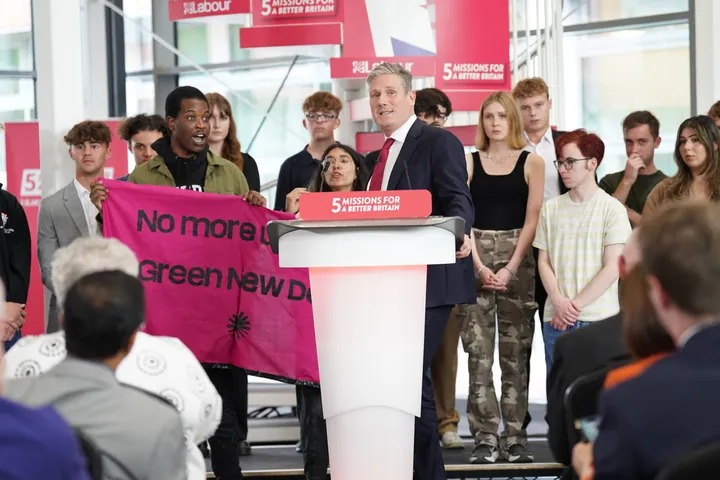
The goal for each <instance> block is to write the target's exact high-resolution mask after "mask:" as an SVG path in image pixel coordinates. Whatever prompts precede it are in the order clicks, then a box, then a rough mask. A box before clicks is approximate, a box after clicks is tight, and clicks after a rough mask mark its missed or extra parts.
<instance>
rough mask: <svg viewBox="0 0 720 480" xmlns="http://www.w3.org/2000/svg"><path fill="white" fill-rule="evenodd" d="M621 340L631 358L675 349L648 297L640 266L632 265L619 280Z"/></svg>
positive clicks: (645, 280)
mask: <svg viewBox="0 0 720 480" xmlns="http://www.w3.org/2000/svg"><path fill="white" fill-rule="evenodd" d="M620 311H621V312H622V333H623V341H624V342H625V346H626V347H627V349H628V351H629V352H630V354H631V355H632V356H633V357H635V358H638V359H639V358H646V357H649V356H651V355H655V354H657V353H665V352H671V351H673V350H675V343H674V342H673V340H672V338H670V335H668V333H667V332H666V331H665V329H664V328H663V326H662V325H661V324H660V321H659V320H658V317H657V315H656V314H655V310H653V306H652V303H651V302H650V298H649V296H648V282H647V277H646V275H645V270H644V268H643V266H642V265H637V266H635V267H634V268H633V269H632V270H631V271H630V272H629V273H628V274H627V275H626V276H625V277H624V278H623V281H622V282H620Z"/></svg>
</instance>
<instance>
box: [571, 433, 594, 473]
mask: <svg viewBox="0 0 720 480" xmlns="http://www.w3.org/2000/svg"><path fill="white" fill-rule="evenodd" d="M572 466H573V468H574V469H575V473H577V474H578V477H580V478H588V477H590V476H593V475H594V468H593V450H592V444H591V443H587V442H580V443H578V444H576V445H575V446H574V447H573V452H572Z"/></svg>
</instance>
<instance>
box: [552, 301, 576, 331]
mask: <svg viewBox="0 0 720 480" xmlns="http://www.w3.org/2000/svg"><path fill="white" fill-rule="evenodd" d="M553 305H554V306H555V313H556V315H557V316H558V317H559V318H560V319H561V320H563V321H565V322H566V325H567V326H571V325H572V324H573V323H575V322H576V321H577V319H578V318H579V317H580V310H581V309H580V307H578V305H577V304H576V303H575V302H573V301H572V300H570V299H569V298H567V297H560V298H558V299H556V300H553Z"/></svg>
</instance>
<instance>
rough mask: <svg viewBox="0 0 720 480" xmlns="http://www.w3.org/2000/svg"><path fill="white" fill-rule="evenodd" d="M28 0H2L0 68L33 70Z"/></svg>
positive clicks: (0, 15) (30, 19)
mask: <svg viewBox="0 0 720 480" xmlns="http://www.w3.org/2000/svg"><path fill="white" fill-rule="evenodd" d="M30 9H31V2H30V0H3V2H2V14H0V70H24V71H31V70H33V45H32V15H31V13H30Z"/></svg>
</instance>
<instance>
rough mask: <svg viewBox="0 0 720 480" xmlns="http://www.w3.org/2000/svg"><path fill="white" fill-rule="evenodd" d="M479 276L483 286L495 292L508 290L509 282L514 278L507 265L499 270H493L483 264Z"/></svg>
mask: <svg viewBox="0 0 720 480" xmlns="http://www.w3.org/2000/svg"><path fill="white" fill-rule="evenodd" d="M478 276H479V278H480V280H481V281H482V284H483V286H482V288H483V289H485V290H492V291H494V292H504V291H506V290H507V286H508V283H510V280H511V279H512V273H511V272H510V270H508V269H507V268H506V267H503V268H501V269H500V270H498V271H497V272H493V271H492V270H490V269H489V268H488V267H486V266H482V267H480V272H479V273H478Z"/></svg>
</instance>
